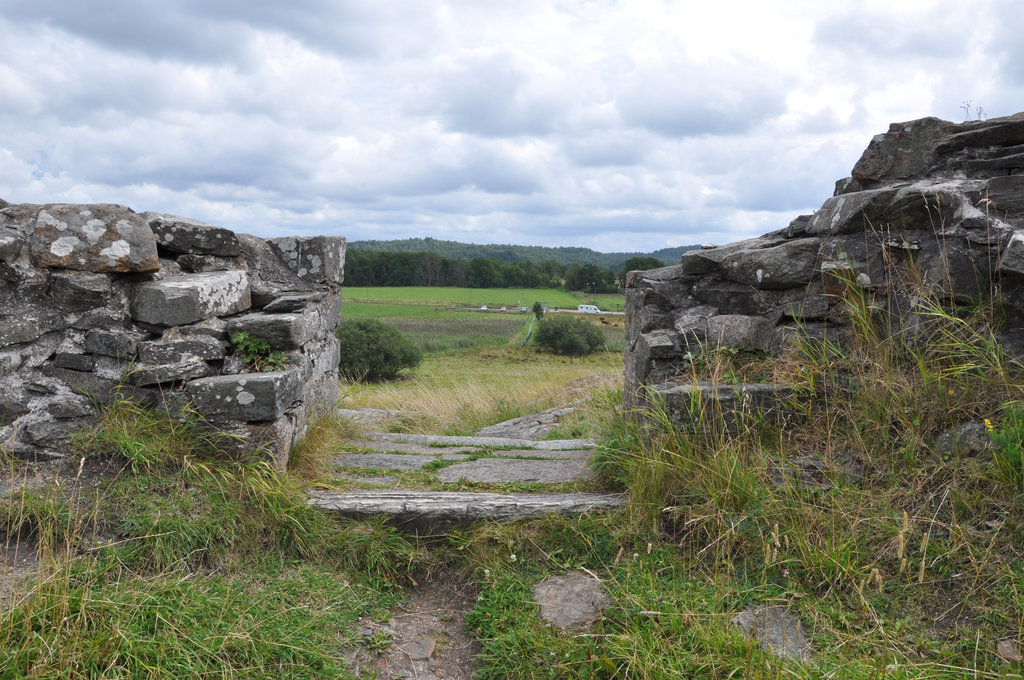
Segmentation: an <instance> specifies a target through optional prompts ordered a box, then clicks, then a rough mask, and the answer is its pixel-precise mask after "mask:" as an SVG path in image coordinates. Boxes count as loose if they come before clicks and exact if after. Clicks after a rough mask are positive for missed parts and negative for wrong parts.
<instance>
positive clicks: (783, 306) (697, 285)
mask: <svg viewBox="0 0 1024 680" xmlns="http://www.w3.org/2000/svg"><path fill="white" fill-rule="evenodd" d="M1022 227H1024V113H1020V114H1016V115H1014V116H1009V117H1006V118H997V119H992V120H988V121H975V122H969V123H963V124H954V123H950V122H947V121H942V120H939V119H937V118H925V119H921V120H916V121H911V122H907V123H895V124H893V125H892V126H890V128H889V130H888V132H886V133H884V134H881V135H878V136H876V137H875V138H874V139H873V140H872V141H871V143H870V145H869V146H868V148H867V149H866V150H865V151H864V154H863V155H862V156H861V158H860V160H859V161H858V162H857V164H856V165H855V166H854V168H853V172H852V176H851V177H848V178H846V179H842V180H839V181H838V182H837V183H836V190H835V194H834V195H833V196H832V197H831V198H829V199H827V200H826V201H825V203H824V204H823V205H822V207H821V209H820V210H818V211H817V212H815V213H814V214H813V215H802V216H800V217H797V218H796V219H795V220H793V221H792V222H791V223H790V224H789V226H787V227H786V228H784V229H781V230H779V231H776V232H772V233H770V234H766V235H764V236H761V237H760V238H755V239H750V240H746V241H739V242H735V243H730V244H727V245H723V246H718V247H715V248H712V249H704V250H695V251H690V252H687V253H685V254H684V255H683V256H682V259H681V262H680V263H679V264H677V265H675V266H671V267H664V268H661V269H653V270H649V271H636V272H631V273H630V274H629V275H628V277H627V281H626V329H627V330H626V333H627V336H626V340H627V348H626V350H625V369H624V372H625V402H626V406H627V407H630V408H632V407H637V406H640V405H642V404H643V403H644V401H645V392H646V391H647V390H648V389H651V388H653V389H654V390H656V391H659V392H661V393H663V394H664V393H666V392H667V391H670V390H672V389H675V388H673V387H670V384H671V383H672V381H673V379H674V378H677V377H678V376H680V375H681V374H683V373H685V372H686V371H685V369H686V367H687V366H688V362H687V358H686V355H687V354H688V353H694V354H696V353H699V352H701V351H704V350H706V349H708V348H717V347H731V348H741V349H747V350H761V351H767V352H777V351H779V350H781V349H782V348H783V347H784V346H785V345H786V344H787V342H788V341H789V340H790V339H791V338H793V337H794V334H796V333H800V334H803V335H804V336H809V337H811V338H822V337H824V336H830V337H831V338H834V339H836V340H837V341H840V342H841V341H842V339H843V337H844V335H845V328H846V325H847V319H846V315H845V311H844V305H843V304H842V303H841V300H840V297H839V296H838V295H837V294H838V293H841V292H842V290H843V289H844V287H845V286H846V285H847V283H846V282H849V285H854V286H857V287H859V288H860V289H861V290H862V291H863V293H864V295H865V296H866V297H867V299H868V302H869V304H870V305H871V308H872V309H875V310H878V311H879V312H885V314H883V315H881V316H880V318H885V319H887V320H889V321H890V323H892V325H893V331H894V332H899V333H905V334H909V335H910V336H911V337H912V336H913V335H914V334H915V333H918V332H920V330H921V329H922V327H923V325H924V324H926V323H927V315H926V314H922V313H921V312H922V311H923V310H922V302H923V300H925V299H926V298H927V297H929V296H931V297H935V296H937V297H938V298H940V299H946V300H949V299H958V300H969V299H978V298H979V297H982V296H983V295H985V294H986V293H987V292H988V291H989V290H992V289H995V290H997V291H998V292H1000V293H1001V294H1002V299H1003V301H1004V303H1005V305H1006V314H1007V324H1006V329H1005V332H1004V333H1003V334H1002V336H1001V338H1000V339H1001V340H1002V341H1003V343H1004V346H1005V347H1006V348H1007V349H1008V350H1009V351H1010V352H1011V353H1014V354H1016V355H1017V356H1021V355H1022V354H1024V351H1022V350H1024V229H1022Z"/></svg>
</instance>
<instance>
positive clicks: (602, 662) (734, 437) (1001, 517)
mask: <svg viewBox="0 0 1024 680" xmlns="http://www.w3.org/2000/svg"><path fill="white" fill-rule="evenodd" d="M867 312H868V310H867V309H866V308H858V306H857V301H856V300H852V301H851V309H850V317H851V318H852V319H853V320H854V321H855V322H856V323H855V326H856V327H857V329H858V330H857V338H856V341H855V342H853V343H852V344H851V345H849V346H847V347H846V348H845V349H840V348H839V347H836V346H832V345H810V344H808V345H806V346H804V347H798V348H796V349H795V350H794V351H793V352H792V353H791V354H789V355H787V356H784V357H781V358H776V359H770V358H768V357H764V356H752V355H744V354H742V353H733V352H713V353H706V354H701V355H698V356H695V357H694V360H693V362H692V366H691V370H692V375H691V378H692V379H694V380H710V381H713V382H717V383H720V384H735V383H737V382H742V381H748V380H765V381H768V380H779V381H784V382H788V383H791V384H795V385H797V386H803V387H806V388H811V387H814V386H820V385H833V386H835V385H839V386H845V387H844V388H843V390H842V391H839V392H835V393H833V397H831V398H829V399H828V400H827V401H826V402H825V403H824V404H823V405H822V406H820V407H819V408H817V409H814V410H809V411H807V412H806V413H805V414H804V417H803V418H800V419H797V420H794V421H790V422H787V423H784V424H779V423H771V422H762V421H758V420H756V419H751V420H749V421H747V422H745V426H744V427H743V428H742V429H741V430H740V432H739V433H738V434H727V433H726V432H725V431H724V430H721V429H718V428H716V427H715V426H714V424H713V423H712V422H709V423H708V425H709V427H707V428H702V430H701V432H699V433H697V432H692V431H688V430H681V429H679V428H678V427H675V426H672V425H671V424H670V423H669V421H668V419H667V417H666V416H665V414H664V413H663V412H660V411H658V409H654V410H653V411H652V412H651V415H650V416H649V417H646V418H636V417H633V416H632V415H631V414H624V413H620V412H618V411H616V410H615V408H614V407H615V405H617V404H619V403H621V394H620V393H618V392H616V391H615V390H614V389H610V390H609V389H608V388H607V387H606V386H603V385H602V386H600V387H598V388H596V389H598V391H599V394H598V396H597V398H595V399H592V400H591V401H590V402H588V403H587V404H586V405H585V406H584V408H583V409H582V410H581V411H580V412H579V413H578V414H577V416H576V417H575V418H573V419H570V420H569V421H567V422H566V423H565V424H563V427H562V431H561V432H560V433H559V435H560V436H586V435H593V434H597V435H599V436H600V437H602V438H603V445H602V449H601V456H600V458H601V463H600V465H599V472H600V474H601V479H602V480H603V483H604V485H605V486H606V487H608V488H610V489H628V490H629V492H630V503H629V505H628V506H627V507H626V508H625V509H624V510H622V511H618V512H615V513H610V514H599V515H594V516H590V517H585V518H581V519H567V518H557V517H551V518H544V519H538V520H531V521H528V522H521V523H516V524H512V525H493V524H479V525H475V526H473V527H469V528H467V529H463V530H458V531H452V532H451V533H449V534H448V535H445V536H440V537H435V538H431V539H425V538H419V539H417V538H415V537H410V536H402V535H400V534H398V533H396V532H394V531H392V530H390V529H388V528H386V527H384V526H382V525H380V524H379V523H375V522H345V521H341V520H337V519H334V518H331V517H328V516H324V515H320V514H318V513H315V512H313V511H312V510H310V509H309V508H308V507H307V506H306V505H305V504H304V502H303V496H302V492H301V490H302V488H303V487H304V485H305V484H306V483H308V481H309V480H310V479H312V478H315V477H316V475H317V474H318V472H317V471H318V469H322V466H323V465H324V464H325V460H326V458H327V457H329V456H330V455H331V454H332V453H333V451H334V450H336V448H337V446H338V444H339V442H341V441H343V440H345V439H347V438H349V437H352V436H356V435H358V431H357V429H356V428H354V426H352V424H351V423H344V422H340V421H323V422H321V423H319V424H318V426H317V427H315V428H313V429H312V430H311V432H310V433H309V435H308V436H307V439H306V441H305V442H304V444H303V445H302V446H300V447H298V448H297V449H296V450H295V451H294V452H293V456H292V461H291V471H290V472H289V474H288V475H286V476H284V477H283V478H278V477H275V476H274V475H273V474H271V472H270V471H269V469H268V468H266V467H265V466H261V465H259V464H255V463H248V464H245V463H231V462H229V461H225V460H222V459H220V458H218V457H217V456H216V455H214V453H213V452H211V447H215V446H216V444H217V442H216V440H211V439H209V438H208V437H204V436H203V435H202V434H201V432H200V431H193V430H191V429H188V428H185V429H182V428H181V426H180V425H174V424H172V423H170V422H166V421H162V420H161V419H159V418H155V417H153V416H152V415H151V414H146V413H145V412H142V411H139V410H137V409H134V407H132V406H131V405H130V404H119V405H116V406H115V408H114V409H112V410H111V411H110V412H108V416H107V419H106V421H105V422H104V424H103V425H102V426H101V427H100V428H99V429H98V430H96V431H94V432H90V433H84V434H83V436H82V437H80V438H79V439H78V440H77V446H78V447H79V448H78V451H79V452H80V453H81V454H83V455H86V456H89V457H90V460H92V459H97V460H107V461H111V462H112V464H114V465H115V467H117V468H120V467H122V466H123V467H124V471H123V472H122V473H121V474H119V475H117V476H115V477H113V478H110V477H104V478H102V479H99V480H94V481H93V482H92V483H90V484H86V483H85V481H84V478H82V479H80V477H82V475H81V468H79V469H78V471H77V472H76V467H75V465H71V466H70V467H69V469H68V471H67V474H66V476H65V477H63V478H62V481H61V483H60V485H52V484H51V485H48V486H45V487H42V488H38V489H34V488H31V485H30V484H29V485H26V486H24V487H16V489H15V491H14V492H13V493H11V494H9V495H8V496H6V497H4V499H3V500H2V502H0V510H2V513H0V514H2V518H3V522H2V524H0V529H2V530H3V532H4V535H5V536H6V541H7V544H8V545H12V544H17V543H19V542H21V543H23V544H24V545H26V546H31V547H32V548H33V549H34V550H36V551H38V554H39V556H40V564H41V571H40V574H39V578H38V581H37V583H36V585H35V586H34V589H33V590H31V591H27V590H26V591H23V592H22V593H21V594H20V595H18V596H16V597H15V598H14V599H13V600H12V601H11V602H10V603H9V605H8V607H7V609H6V610H5V611H4V612H3V613H2V614H0V678H8V677H10V678H15V677H41V678H115V677H117V678H124V677H196V676H200V677H201V676H212V677H221V678H231V677H247V678H249V677H255V678H261V677H268V678H269V677H274V678H279V677H284V678H307V677H308V678H314V677H349V672H348V670H347V669H346V666H345V661H344V658H343V656H344V655H343V650H344V649H345V648H346V646H349V645H357V644H367V643H366V641H365V640H363V639H362V638H361V636H360V635H359V628H358V626H359V622H358V617H359V616H363V617H375V618H380V617H382V616H386V615H387V612H388V611H391V610H393V608H394V607H395V606H396V605H397V604H398V603H400V602H401V600H402V598H403V594H404V592H405V587H406V586H408V585H410V584H411V582H412V581H411V579H410V576H411V575H415V578H416V579H419V580H422V578H423V576H422V574H424V573H428V574H429V573H432V572H441V571H454V572H458V573H459V574H461V575H462V576H463V577H464V578H466V579H468V580H470V581H471V582H472V583H473V584H474V585H475V586H476V587H477V588H478V589H479V596H478V599H477V601H476V606H475V608H474V610H473V612H472V613H471V614H470V616H469V618H468V620H467V626H468V627H469V628H470V629H471V630H472V631H473V632H474V634H475V635H476V637H477V639H478V640H479V641H480V643H481V645H482V654H481V657H480V659H479V664H480V665H479V667H478V668H477V670H476V677H477V678H480V679H494V680H498V679H499V678H500V679H505V678H517V679H518V678H608V679H611V678H621V679H623V680H625V679H626V678H640V679H652V680H653V679H658V680H660V679H668V678H714V679H718V678H722V679H724V678H740V677H742V678H807V679H811V678H815V679H816V678H849V679H854V680H858V679H860V680H868V679H876V678H893V679H900V680H902V679H908V678H914V679H922V680H924V679H928V680H933V679H939V678H943V679H945V678H948V679H950V680H952V679H953V678H1003V677H1022V667H1021V664H1020V662H1019V661H1013V660H1012V656H1013V654H1012V652H1013V651H1014V650H1019V649H1020V644H1021V641H1022V638H1024V555H1022V552H1024V550H1022V548H1021V546H1024V521H1022V517H1024V460H1022V456H1021V450H1022V449H1021V446H1022V442H1024V407H1022V402H1024V390H1022V387H1021V385H1022V380H1021V376H1020V366H1019V365H1016V364H1014V363H1013V362H1009V361H1007V360H1006V359H1005V358H1004V357H1003V355H1002V354H1001V351H1000V348H999V347H998V345H997V344H995V343H993V341H992V338H991V335H990V334H989V333H988V326H987V324H988V321H989V319H991V318H993V317H994V316H995V317H997V316H998V315H995V314H992V310H991V309H984V308H980V309H977V310H973V311H972V310H958V312H962V313H963V315H962V316H958V317H954V316H951V315H950V314H948V310H945V309H943V308H941V307H939V306H935V307H933V308H931V309H930V310H926V311H925V314H924V316H925V317H927V319H928V321H929V323H928V324H926V327H927V329H928V333H927V335H926V336H923V337H921V338H918V339H917V341H915V343H914V344H913V345H907V344H904V343H901V342H899V341H897V340H895V339H893V338H890V337H888V336H887V334H886V333H885V331H884V329H885V325H884V324H879V323H876V322H877V319H876V318H874V317H872V316H871V315H870V314H868V313H867ZM506 330H507V329H506ZM620 370H621V358H620V357H619V356H618V355H616V354H606V355H597V356H594V357H591V358H587V359H576V360H571V361H570V360H561V359H557V358H553V357H550V356H547V355H541V354H539V353H537V352H536V351H534V350H533V349H532V348H529V347H527V348H520V347H515V346H508V345H506V346H501V347H490V348H484V349H471V350H464V351H461V352H443V353H438V354H434V355H432V356H430V357H428V359H427V361H426V362H425V363H424V364H423V366H421V368H420V369H418V370H417V371H416V372H415V373H413V374H411V375H410V376H408V377H407V378H406V379H404V380H401V381H398V382H395V383H388V384H384V385H378V386H372V387H363V386H350V387H349V389H348V392H347V394H346V397H345V400H346V403H347V404H348V405H363V406H376V407H382V408H402V409H406V410H407V411H408V412H409V413H410V415H409V416H408V418H407V420H406V421H405V422H404V423H403V424H402V426H403V427H404V428H405V429H408V430H411V431H431V430H432V431H449V432H465V431H466V430H468V429H471V428H472V427H474V426H479V425H482V424H487V423H489V422H494V421H497V420H501V419H503V418H505V417H511V416H513V415H519V414H521V413H524V412H529V411H532V410H535V409H539V408H543V407H544V406H547V405H553V404H555V403H559V402H560V401H561V400H562V399H563V398H565V397H566V396H573V397H576V396H580V393H579V392H575V391H573V390H574V389H575V388H577V387H580V386H584V385H587V384H590V381H589V380H588V378H589V376H592V375H594V374H599V373H618V372H619V371H620ZM968 421H970V422H976V423H979V424H981V427H982V428H983V432H985V433H986V434H985V435H984V437H983V439H982V442H983V443H987V442H988V440H991V442H992V444H993V448H985V449H966V448H964V449H960V450H957V449H953V450H950V451H946V450H943V449H941V448H939V447H938V446H937V445H936V437H937V435H939V434H940V433H942V432H943V431H945V430H947V429H948V428H949V427H951V426H953V425H957V424H961V423H964V422H968ZM986 422H987V424H986ZM986 438H987V439H986ZM808 458H812V459H816V460H820V461H821V462H822V464H823V467H822V469H821V471H820V475H819V476H818V478H817V479H818V481H821V479H824V480H826V481H827V482H828V483H827V484H820V485H812V486H809V485H805V484H801V483H798V481H796V480H795V478H794V477H793V476H792V474H791V472H792V470H794V469H796V468H798V467H799V466H800V463H799V461H800V460H805V459H808ZM11 465H12V466H13V465H14V464H13V463H12V464H11ZM86 469H88V467H86ZM566 571H581V572H584V573H589V574H592V575H594V576H597V577H598V578H600V579H601V581H602V584H603V587H604V590H605V592H606V594H607V595H608V596H609V597H610V598H611V600H612V602H613V605H612V607H610V608H609V609H608V610H606V612H605V614H604V616H603V617H602V618H601V619H600V620H599V621H597V622H596V623H595V624H594V625H593V626H592V627H590V628H588V629H586V630H583V631H580V632H574V633H560V632H558V631H556V630H555V629H553V628H551V627H550V626H548V625H547V624H545V623H543V622H542V621H541V620H540V618H539V616H538V614H537V610H536V607H535V606H534V605H533V604H532V602H531V592H532V588H533V586H534V585H535V584H536V583H537V582H538V581H539V580H541V579H543V578H544V577H546V576H548V575H551V574H560V573H564V572H566ZM763 603H772V604H777V605H782V606H786V607H788V608H789V609H790V610H791V611H792V612H793V613H794V614H795V615H797V616H798V617H799V618H800V620H801V621H802V622H803V625H804V626H805V627H806V629H807V631H808V635H809V637H810V639H811V642H812V644H813V646H814V653H813V655H812V656H811V657H810V659H809V660H807V661H804V662H799V661H791V660H782V659H779V658H777V657H775V656H773V655H771V654H769V653H767V652H765V651H764V650H762V649H761V648H760V647H759V646H758V645H757V644H756V643H755V642H753V641H751V640H748V639H747V638H745V637H744V636H743V635H742V634H741V633H740V632H739V631H738V630H737V629H736V627H735V626H734V625H733V624H732V623H731V620H732V618H733V617H734V615H735V614H736V613H737V612H739V611H741V610H743V609H745V608H748V607H752V606H756V605H759V604H763ZM1007 659H1011V660H1007Z"/></svg>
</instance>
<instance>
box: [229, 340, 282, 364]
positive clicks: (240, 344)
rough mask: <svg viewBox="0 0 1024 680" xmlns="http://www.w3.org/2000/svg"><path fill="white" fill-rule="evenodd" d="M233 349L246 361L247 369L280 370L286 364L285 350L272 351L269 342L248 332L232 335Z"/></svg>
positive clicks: (237, 355)
mask: <svg viewBox="0 0 1024 680" xmlns="http://www.w3.org/2000/svg"><path fill="white" fill-rule="evenodd" d="M231 349H232V352H233V353H234V355H235V356H236V357H239V358H240V359H241V360H242V361H244V362H245V368H246V370H247V371H251V372H257V373H258V372H263V371H280V370H281V369H283V368H284V367H285V364H286V358H285V355H284V352H280V351H271V349H270V343H269V342H267V341H266V340H263V339H261V338H254V337H252V336H251V335H249V334H248V333H244V332H238V333H235V334H234V335H232V336H231Z"/></svg>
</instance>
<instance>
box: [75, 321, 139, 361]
mask: <svg viewBox="0 0 1024 680" xmlns="http://www.w3.org/2000/svg"><path fill="white" fill-rule="evenodd" d="M139 339H140V335H139V334H138V333H133V332H131V331H128V330H122V329H118V330H110V331H105V330H100V329H95V330H91V331H89V332H88V333H86V335H85V351H86V352H88V353H90V354H99V355H102V356H106V357H115V358H118V359H123V360H124V361H126V362H127V361H130V360H131V359H133V358H134V357H135V355H136V354H137V353H138V349H139Z"/></svg>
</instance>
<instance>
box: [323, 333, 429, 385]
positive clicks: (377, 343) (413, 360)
mask: <svg viewBox="0 0 1024 680" xmlns="http://www.w3.org/2000/svg"><path fill="white" fill-rule="evenodd" d="M334 333H335V335H337V336H338V340H340V341H341V361H340V363H339V364H338V370H339V372H340V373H341V376H342V377H343V378H346V379H348V380H367V381H377V380H391V379H392V378H395V377H397V376H398V372H399V371H401V370H402V369H403V368H415V367H416V366H419V364H420V360H421V359H422V358H423V354H422V353H421V352H420V350H419V348H418V347H416V346H415V345H414V344H412V342H410V341H409V339H408V338H406V337H405V336H404V335H402V334H401V333H399V332H398V330H397V329H395V328H392V327H391V326H388V325H387V324H383V323H381V322H380V321H377V320H376V319H352V320H350V321H343V322H342V323H341V325H340V326H338V329H337V330H336V331H335V332H334Z"/></svg>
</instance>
